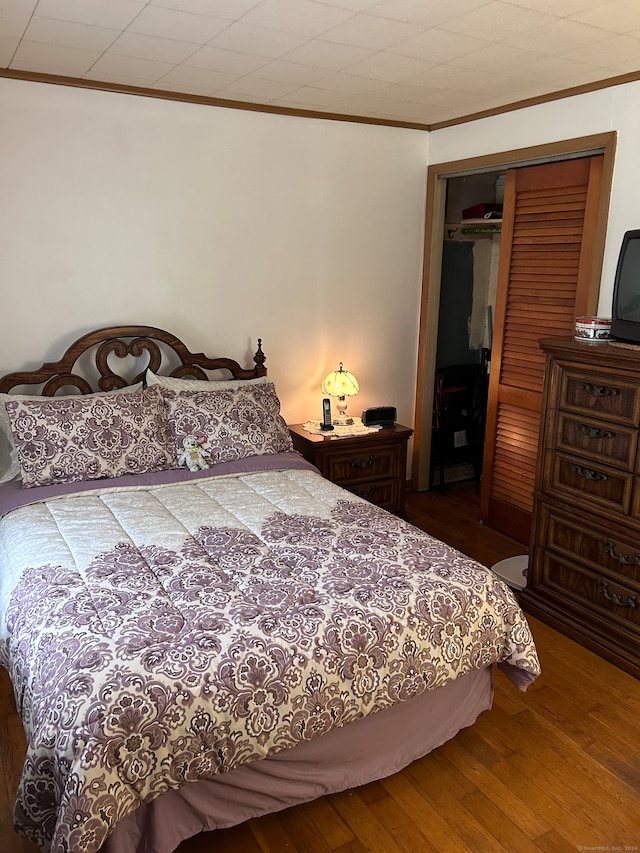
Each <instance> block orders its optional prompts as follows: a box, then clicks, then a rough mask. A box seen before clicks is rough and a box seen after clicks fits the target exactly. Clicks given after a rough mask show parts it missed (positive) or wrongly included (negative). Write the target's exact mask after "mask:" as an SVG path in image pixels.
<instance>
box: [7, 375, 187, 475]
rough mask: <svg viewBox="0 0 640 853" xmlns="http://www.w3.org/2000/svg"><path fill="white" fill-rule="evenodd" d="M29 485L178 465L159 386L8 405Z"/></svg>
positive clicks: (31, 400) (20, 400) (22, 401)
mask: <svg viewBox="0 0 640 853" xmlns="http://www.w3.org/2000/svg"><path fill="white" fill-rule="evenodd" d="M5 408H6V411H7V414H8V416H9V421H10V424H11V431H12V435H13V441H14V444H15V448H16V452H17V455H18V462H19V465H20V474H21V477H22V484H23V486H26V487H31V486H46V485H52V484H54V483H71V482H77V481H80V480H98V479H102V478H112V477H119V476H121V475H123V474H143V473H148V472H151V471H161V470H164V469H167V468H172V467H174V464H175V453H174V449H173V441H172V437H171V433H170V431H169V427H168V423H167V418H166V412H165V407H164V401H163V397H162V391H161V390H160V389H159V388H148V389H146V390H141V391H136V392H133V393H127V392H124V391H123V392H111V393H110V394H97V395H91V394H87V395H75V396H72V397H41V398H39V399H19V398H18V399H15V400H13V399H12V400H9V401H7V402H6V403H5Z"/></svg>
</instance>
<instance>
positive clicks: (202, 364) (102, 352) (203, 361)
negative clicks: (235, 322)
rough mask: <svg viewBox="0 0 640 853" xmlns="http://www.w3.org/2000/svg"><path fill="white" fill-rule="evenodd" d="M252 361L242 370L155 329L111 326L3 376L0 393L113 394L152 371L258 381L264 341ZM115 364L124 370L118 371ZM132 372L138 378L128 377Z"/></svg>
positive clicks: (232, 362)
mask: <svg viewBox="0 0 640 853" xmlns="http://www.w3.org/2000/svg"><path fill="white" fill-rule="evenodd" d="M118 359H122V360H123V361H122V364H121V365H116V364H114V362H116V361H117V360H118ZM125 360H126V361H125ZM253 361H254V366H253V367H251V368H243V367H241V366H240V364H239V363H238V362H237V361H235V360H234V359H232V358H208V357H207V356H206V355H205V354H204V353H193V352H191V351H190V350H189V349H187V347H186V346H185V344H184V343H183V342H182V341H181V340H180V339H179V338H177V337H176V336H175V335H172V334H171V333H170V332H165V331H164V330H163V329H157V328H155V327H154V326H109V327H107V328H104V329H97V330H96V331H94V332H89V333H88V334H86V335H83V336H82V337H81V338H78V340H77V341H75V343H73V344H71V346H70V347H69V348H68V349H67V351H66V352H65V354H64V355H63V356H62V358H61V359H59V361H54V362H45V363H44V364H43V365H42V366H41V367H39V368H38V369H37V370H24V371H17V372H15V373H7V374H6V375H5V376H2V377H0V392H9V391H10V390H11V389H12V388H17V387H18V386H21V387H23V386H29V385H41V386H42V388H41V389H38V390H37V391H33V392H28V393H37V394H42V395H43V396H46V397H51V396H53V395H54V394H56V392H57V391H58V390H59V389H61V388H68V387H73V388H76V389H77V390H78V391H79V393H81V394H89V393H91V392H92V391H112V390H114V389H117V388H124V387H125V386H127V385H133V384H134V383H135V382H140V381H141V380H143V379H144V374H145V371H146V369H147V368H150V369H151V370H152V371H153V372H154V373H162V374H164V375H166V376H177V377H189V378H192V379H209V378H210V377H209V375H208V373H207V371H221V370H224V371H226V372H228V373H229V374H230V376H228V377H227V378H232V379H255V378H257V377H259V376H265V375H266V373H267V369H266V367H265V366H264V362H265V355H264V353H263V352H262V339H261V338H258V349H257V351H256V354H255V355H254V357H253ZM114 366H116V367H117V368H118V369H120V370H122V372H117V370H114V369H113V367H114ZM128 372H130V373H132V374H133V375H131V376H128V375H127V373H128ZM221 378H224V377H221Z"/></svg>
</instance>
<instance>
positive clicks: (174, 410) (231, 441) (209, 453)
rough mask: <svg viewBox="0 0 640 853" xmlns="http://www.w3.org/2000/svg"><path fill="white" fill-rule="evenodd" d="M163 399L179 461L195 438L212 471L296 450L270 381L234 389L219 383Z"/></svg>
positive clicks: (169, 392)
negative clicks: (225, 464)
mask: <svg viewBox="0 0 640 853" xmlns="http://www.w3.org/2000/svg"><path fill="white" fill-rule="evenodd" d="M203 384H205V385H206V383H203ZM234 385H235V383H234ZM163 394H164V398H165V401H166V406H167V412H168V420H169V425H170V427H171V430H172V432H173V437H174V440H175V446H176V456H177V455H178V454H179V453H180V451H181V450H182V449H183V447H184V440H185V439H188V438H189V437H190V436H193V437H195V438H196V439H197V440H198V441H199V442H200V445H201V450H202V453H203V455H204V457H205V460H206V461H207V463H208V465H209V467H211V466H212V465H217V464H218V463H220V462H232V461H234V460H236V459H245V458H247V457H249V456H263V455H266V454H270V453H284V452H287V451H290V450H292V449H293V444H292V441H291V435H290V434H289V430H288V429H287V425H286V423H285V421H284V418H283V417H282V415H281V414H280V400H279V399H278V395H277V394H276V389H275V386H274V384H273V382H271V381H267V382H263V383H259V384H256V383H254V382H247V383H245V384H243V385H241V386H235V387H227V383H226V382H215V383H213V384H212V385H211V386H210V387H209V388H203V390H202V391H200V390H198V391H196V390H185V391H172V390H167V389H165V390H164V391H163Z"/></svg>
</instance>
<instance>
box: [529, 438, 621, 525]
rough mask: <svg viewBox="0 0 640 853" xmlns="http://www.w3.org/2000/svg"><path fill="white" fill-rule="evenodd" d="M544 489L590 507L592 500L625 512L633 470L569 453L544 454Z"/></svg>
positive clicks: (607, 507) (600, 504)
mask: <svg viewBox="0 0 640 853" xmlns="http://www.w3.org/2000/svg"><path fill="white" fill-rule="evenodd" d="M546 470H547V476H546V484H545V492H547V493H548V494H553V495H556V496H557V497H559V498H562V499H565V500H567V499H568V500H570V501H576V500H577V501H578V503H582V504H584V505H585V506H586V507H587V509H591V508H592V507H593V505H594V504H598V505H599V506H601V507H603V508H606V509H610V510H615V511H616V512H619V513H623V514H624V515H628V514H629V513H630V510H631V493H632V489H633V474H632V473H629V472H625V471H622V470H619V469H617V468H612V467H611V466H609V465H601V464H597V465H596V464H593V465H592V464H591V463H590V462H589V461H586V460H584V459H581V458H580V457H578V456H571V455H570V454H568V453H560V452H556V453H550V454H548V455H547V464H546Z"/></svg>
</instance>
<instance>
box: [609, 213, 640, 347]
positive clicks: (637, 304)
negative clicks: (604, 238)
mask: <svg viewBox="0 0 640 853" xmlns="http://www.w3.org/2000/svg"><path fill="white" fill-rule="evenodd" d="M611 337H612V338H615V339H616V340H619V341H629V342H630V343H636V344H640V229H637V230H635V231H627V232H626V233H625V235H624V237H623V238H622V246H621V247H620V254H619V256H618V266H617V267H616V277H615V279H614V282H613V305H612V307H611Z"/></svg>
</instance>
